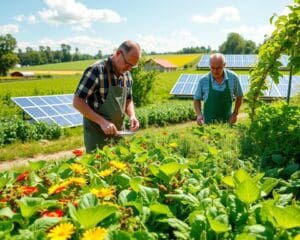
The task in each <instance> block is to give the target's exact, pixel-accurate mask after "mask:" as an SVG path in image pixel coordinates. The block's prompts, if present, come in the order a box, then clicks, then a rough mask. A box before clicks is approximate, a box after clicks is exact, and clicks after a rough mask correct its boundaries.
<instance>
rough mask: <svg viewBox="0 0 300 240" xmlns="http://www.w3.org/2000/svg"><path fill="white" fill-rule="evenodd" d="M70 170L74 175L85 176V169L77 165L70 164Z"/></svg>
mask: <svg viewBox="0 0 300 240" xmlns="http://www.w3.org/2000/svg"><path fill="white" fill-rule="evenodd" d="M70 168H71V170H72V171H73V172H74V173H78V174H85V173H86V172H87V170H86V169H85V167H84V166H82V165H81V164H79V163H72V164H71V165H70Z"/></svg>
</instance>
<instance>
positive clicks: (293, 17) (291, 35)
mask: <svg viewBox="0 0 300 240" xmlns="http://www.w3.org/2000/svg"><path fill="white" fill-rule="evenodd" d="M288 8H289V10H290V11H289V13H288V14H287V15H281V16H277V15H275V14H274V15H273V16H272V17H271V19H270V22H271V24H274V25H275V30H274V31H273V33H272V35H271V36H270V38H268V39H267V41H266V42H265V43H264V44H263V45H262V46H261V47H260V49H259V53H258V61H257V63H256V64H255V66H254V68H253V69H252V70H251V72H250V81H251V83H250V89H249V92H248V94H247V98H248V100H249V108H250V118H251V119H252V120H253V118H254V116H255V110H256V108H257V107H258V106H260V105H261V103H262V102H261V99H260V97H261V96H262V95H263V91H264V90H266V89H268V81H267V76H268V75H269V76H270V77H271V78H272V79H273V81H274V83H275V84H278V82H279V77H280V76H281V73H280V72H279V68H280V66H281V63H280V61H279V58H280V56H281V55H282V54H287V55H288V56H289V63H288V67H290V66H291V65H292V66H293V68H292V69H293V72H292V73H293V74H295V73H297V72H298V71H299V70H300V0H294V3H293V4H292V5H289V6H288Z"/></svg>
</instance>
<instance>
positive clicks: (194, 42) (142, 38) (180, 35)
mask: <svg viewBox="0 0 300 240" xmlns="http://www.w3.org/2000/svg"><path fill="white" fill-rule="evenodd" d="M137 41H138V42H139V44H140V45H141V47H142V48H143V49H144V50H145V51H146V52H151V51H154V52H169V51H178V50H181V49H182V48H185V47H195V46H203V43H202V42H201V41H200V40H199V39H197V38H196V37H194V36H193V34H191V33H190V32H189V31H187V30H185V29H180V30H174V31H173V32H172V33H170V35H169V36H165V37H158V36H153V35H152V34H149V35H141V34H140V35H138V36H137Z"/></svg>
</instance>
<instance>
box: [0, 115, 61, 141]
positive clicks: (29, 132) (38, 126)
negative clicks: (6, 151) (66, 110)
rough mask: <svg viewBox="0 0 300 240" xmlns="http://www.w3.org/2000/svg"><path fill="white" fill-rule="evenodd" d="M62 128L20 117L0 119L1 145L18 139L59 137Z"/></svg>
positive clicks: (29, 139)
mask: <svg viewBox="0 0 300 240" xmlns="http://www.w3.org/2000/svg"><path fill="white" fill-rule="evenodd" d="M61 135H62V129H61V128H60V127H59V126H58V125H55V124H51V125H48V124H47V123H44V122H37V123H32V124H30V123H28V122H26V121H23V120H21V119H19V118H16V117H15V118H1V119H0V146H2V145H6V144H10V143H14V142H16V141H22V142H26V141H32V140H40V139H48V140H52V139H58V138H59V137H60V136H61Z"/></svg>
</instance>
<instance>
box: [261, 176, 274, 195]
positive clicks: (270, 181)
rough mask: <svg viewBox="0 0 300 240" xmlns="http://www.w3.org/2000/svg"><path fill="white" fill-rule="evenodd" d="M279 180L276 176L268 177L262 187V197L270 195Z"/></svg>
mask: <svg viewBox="0 0 300 240" xmlns="http://www.w3.org/2000/svg"><path fill="white" fill-rule="evenodd" d="M278 182H279V180H278V179H276V178H266V180H265V181H264V183H263V184H262V186H261V188H260V190H261V195H262V197H265V196H267V195H269V193H270V192H271V191H272V190H273V188H274V187H276V185H277V184H278Z"/></svg>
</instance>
